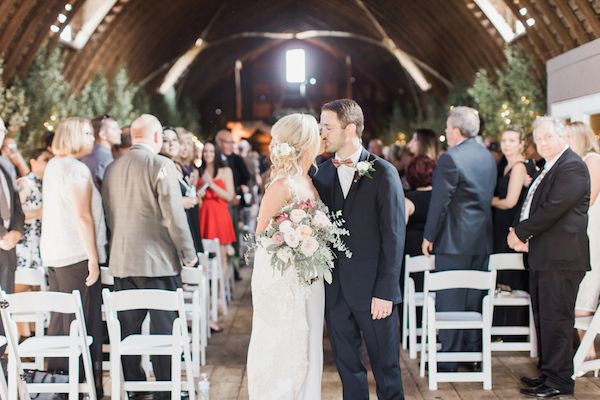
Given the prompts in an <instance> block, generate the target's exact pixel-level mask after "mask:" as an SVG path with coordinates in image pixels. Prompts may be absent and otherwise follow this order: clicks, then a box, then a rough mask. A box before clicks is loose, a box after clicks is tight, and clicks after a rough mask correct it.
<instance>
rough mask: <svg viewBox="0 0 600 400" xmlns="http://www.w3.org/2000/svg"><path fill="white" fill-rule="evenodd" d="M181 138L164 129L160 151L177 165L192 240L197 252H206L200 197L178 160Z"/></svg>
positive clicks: (170, 130) (172, 129)
mask: <svg viewBox="0 0 600 400" xmlns="http://www.w3.org/2000/svg"><path fill="white" fill-rule="evenodd" d="M179 147H180V145H179V138H178V137H177V131H175V128H172V127H164V128H163V144H162V147H161V149H160V153H159V154H160V155H162V156H165V157H167V158H168V159H170V160H172V161H173V162H174V163H175V168H176V169H177V178H178V182H179V187H180V189H181V196H182V198H183V201H182V203H183V204H182V205H183V208H184V209H185V214H186V217H187V220H188V224H189V226H190V233H191V234H192V240H193V241H194V248H195V249H196V252H197V253H198V252H200V253H202V252H204V248H203V247H202V238H201V236H200V224H199V219H198V218H199V217H198V196H197V194H196V187H195V186H192V185H191V184H190V183H189V182H188V180H187V179H186V178H185V176H184V175H183V167H182V166H181V164H180V163H179V162H177V161H176V160H177V158H178V157H179V154H180V151H179V150H180V149H179Z"/></svg>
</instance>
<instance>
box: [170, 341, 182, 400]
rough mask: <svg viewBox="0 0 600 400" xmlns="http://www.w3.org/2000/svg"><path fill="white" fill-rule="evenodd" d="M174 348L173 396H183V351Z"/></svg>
mask: <svg viewBox="0 0 600 400" xmlns="http://www.w3.org/2000/svg"><path fill="white" fill-rule="evenodd" d="M177 350H178V349H174V350H173V354H171V382H172V383H173V386H172V389H171V398H172V399H180V398H181V352H179V351H177Z"/></svg>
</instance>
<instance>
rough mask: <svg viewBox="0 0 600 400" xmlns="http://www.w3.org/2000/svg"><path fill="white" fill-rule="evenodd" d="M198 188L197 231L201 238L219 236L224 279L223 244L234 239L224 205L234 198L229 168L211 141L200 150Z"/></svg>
mask: <svg viewBox="0 0 600 400" xmlns="http://www.w3.org/2000/svg"><path fill="white" fill-rule="evenodd" d="M198 189H199V195H200V197H201V198H202V200H201V202H200V232H201V234H202V238H203V239H219V242H220V244H221V259H222V260H223V262H224V264H225V265H223V268H224V269H225V270H224V271H223V275H224V276H225V281H226V280H227V273H228V271H227V268H226V260H227V245H229V244H232V243H235V242H236V241H237V237H236V235H235V230H234V228H233V222H232V220H231V215H230V214H229V207H228V205H229V203H231V201H232V200H233V199H234V197H235V191H234V181H233V174H232V172H231V168H229V167H227V166H225V164H224V163H223V159H222V158H221V154H220V152H219V148H218V147H217V146H215V145H214V144H213V143H211V142H207V143H205V144H204V149H203V150H202V166H201V167H200V179H199V180H198Z"/></svg>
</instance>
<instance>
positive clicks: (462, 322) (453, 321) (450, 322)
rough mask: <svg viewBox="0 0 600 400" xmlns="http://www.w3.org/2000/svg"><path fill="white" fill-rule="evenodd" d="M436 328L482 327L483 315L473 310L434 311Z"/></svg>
mask: <svg viewBox="0 0 600 400" xmlns="http://www.w3.org/2000/svg"><path fill="white" fill-rule="evenodd" d="M435 320H436V327H437V328H438V329H482V328H483V316H482V314H481V313H478V312H474V311H464V312H463V311H444V312H436V313H435Z"/></svg>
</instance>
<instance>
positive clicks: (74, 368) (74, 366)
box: [69, 348, 79, 400]
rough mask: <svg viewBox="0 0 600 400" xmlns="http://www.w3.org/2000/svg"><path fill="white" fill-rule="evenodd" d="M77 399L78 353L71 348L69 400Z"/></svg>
mask: <svg viewBox="0 0 600 400" xmlns="http://www.w3.org/2000/svg"><path fill="white" fill-rule="evenodd" d="M78 399H79V354H78V351H77V349H76V348H71V354H69V400H78Z"/></svg>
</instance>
